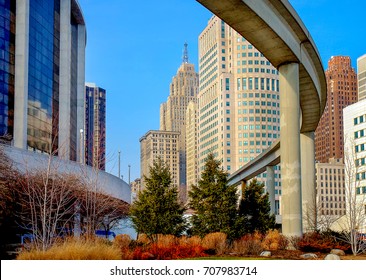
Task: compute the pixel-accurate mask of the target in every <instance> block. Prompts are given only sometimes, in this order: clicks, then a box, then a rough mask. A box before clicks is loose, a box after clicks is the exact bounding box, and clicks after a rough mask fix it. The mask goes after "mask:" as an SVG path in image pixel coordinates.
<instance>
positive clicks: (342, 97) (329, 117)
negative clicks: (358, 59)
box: [315, 56, 357, 163]
mask: <svg viewBox="0 0 366 280" xmlns="http://www.w3.org/2000/svg"><path fill="white" fill-rule="evenodd" d="M325 76H326V79H327V104H326V106H325V109H324V113H323V115H322V117H321V119H320V121H319V124H318V127H317V129H316V131H315V159H316V160H317V161H318V162H323V163H326V162H328V161H329V159H330V158H343V147H344V146H343V145H344V144H343V143H344V142H343V108H345V107H346V106H348V105H350V104H353V103H355V102H357V75H356V72H355V70H354V68H352V67H351V59H350V57H348V56H333V57H331V59H330V60H329V62H328V69H327V70H326V71H325Z"/></svg>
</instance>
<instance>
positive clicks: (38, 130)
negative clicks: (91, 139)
mask: <svg viewBox="0 0 366 280" xmlns="http://www.w3.org/2000/svg"><path fill="white" fill-rule="evenodd" d="M0 10H1V14H0V22H2V24H0V37H1V38H0V39H1V44H0V50H1V53H2V54H3V55H1V56H0V65H1V67H0V79H1V82H0V135H7V139H9V140H11V143H13V145H14V146H15V147H18V148H21V149H29V150H34V151H39V152H46V153H50V152H52V153H53V154H56V155H59V156H60V157H63V158H65V159H70V160H77V159H78V158H79V153H78V151H79V150H80V146H79V145H80V144H79V143H80V138H79V137H80V135H79V130H80V129H82V127H83V123H84V120H83V119H82V116H83V110H84V86H83V85H84V80H85V74H84V72H85V69H84V64H85V44H86V31H85V22H84V19H83V16H82V12H81V10H80V7H79V5H78V3H77V1H75V0H38V1H35V0H29V1H19V0H17V1H16V0H14V1H13V0H11V1H10V0H4V1H1V2H0Z"/></svg>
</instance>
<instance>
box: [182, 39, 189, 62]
mask: <svg viewBox="0 0 366 280" xmlns="http://www.w3.org/2000/svg"><path fill="white" fill-rule="evenodd" d="M183 63H188V44H187V42H185V43H184V51H183Z"/></svg>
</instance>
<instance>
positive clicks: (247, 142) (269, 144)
mask: <svg viewBox="0 0 366 280" xmlns="http://www.w3.org/2000/svg"><path fill="white" fill-rule="evenodd" d="M248 145H250V146H254V141H239V146H248ZM255 145H256V146H260V145H261V141H255ZM271 145H272V141H262V146H271ZM239 153H240V150H239Z"/></svg>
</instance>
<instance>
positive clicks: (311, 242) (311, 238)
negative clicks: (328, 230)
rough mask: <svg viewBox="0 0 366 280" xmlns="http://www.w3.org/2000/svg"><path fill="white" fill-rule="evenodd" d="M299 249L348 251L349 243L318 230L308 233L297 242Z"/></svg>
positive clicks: (324, 251) (308, 250) (307, 250)
mask: <svg viewBox="0 0 366 280" xmlns="http://www.w3.org/2000/svg"><path fill="white" fill-rule="evenodd" d="M297 246H298V248H299V250H301V251H303V252H322V253H329V251H330V250H332V249H341V250H343V251H347V250H348V249H349V245H347V244H345V243H343V242H339V241H337V240H336V239H335V238H334V237H332V236H331V235H328V234H320V233H317V232H313V233H306V234H304V236H303V237H302V238H301V239H300V240H299V241H298V242H297Z"/></svg>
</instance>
